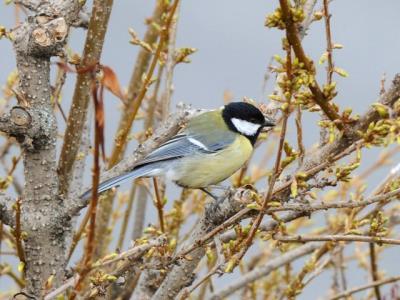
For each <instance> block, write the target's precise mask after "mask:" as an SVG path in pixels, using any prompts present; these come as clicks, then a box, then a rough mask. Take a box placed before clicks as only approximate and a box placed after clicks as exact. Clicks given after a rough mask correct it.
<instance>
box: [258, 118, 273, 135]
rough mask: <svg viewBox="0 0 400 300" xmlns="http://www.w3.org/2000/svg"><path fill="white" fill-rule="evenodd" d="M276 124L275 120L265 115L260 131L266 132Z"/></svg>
mask: <svg viewBox="0 0 400 300" xmlns="http://www.w3.org/2000/svg"><path fill="white" fill-rule="evenodd" d="M275 125H276V123H275V120H273V119H271V118H269V117H265V121H264V124H263V128H262V129H261V132H268V131H270V130H271V129H272V127H274V126H275Z"/></svg>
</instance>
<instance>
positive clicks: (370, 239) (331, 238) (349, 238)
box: [273, 234, 400, 245]
mask: <svg viewBox="0 0 400 300" xmlns="http://www.w3.org/2000/svg"><path fill="white" fill-rule="evenodd" d="M273 239H274V240H277V241H281V242H296V243H306V242H314V241H318V242H326V241H328V242H342V241H343V242H364V243H375V244H378V245H379V244H388V245H400V240H397V239H388V238H383V237H378V236H362V235H355V234H349V235H340V234H333V235H322V236H318V235H295V236H286V235H280V234H276V235H274V236H273Z"/></svg>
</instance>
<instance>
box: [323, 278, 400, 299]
mask: <svg viewBox="0 0 400 300" xmlns="http://www.w3.org/2000/svg"><path fill="white" fill-rule="evenodd" d="M399 280H400V276H393V277H389V278H384V279H381V280H378V281H374V282H371V283H368V284H365V285H362V286H359V287H355V288H352V289H350V290H347V291H344V292H343V293H340V294H338V295H335V296H333V297H332V298H330V300H338V299H341V298H348V297H350V296H351V295H353V294H355V293H358V292H361V291H365V290H367V289H370V288H373V287H376V286H381V285H385V284H388V283H393V282H396V281H399Z"/></svg>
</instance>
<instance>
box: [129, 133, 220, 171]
mask: <svg viewBox="0 0 400 300" xmlns="http://www.w3.org/2000/svg"><path fill="white" fill-rule="evenodd" d="M217 150H219V149H217V148H216V147H214V146H212V147H210V146H209V145H208V146H206V145H204V144H203V143H201V142H200V141H198V140H197V139H196V138H195V137H192V136H190V135H186V134H179V135H176V136H175V137H173V138H172V139H171V140H169V141H167V142H166V143H164V144H162V145H161V146H160V147H158V148H157V149H155V150H154V151H153V152H151V153H150V154H149V155H148V156H147V157H146V158H144V159H143V160H141V161H140V162H139V163H138V164H137V165H136V166H135V167H138V166H142V165H146V164H149V163H154V162H157V161H165V160H170V159H176V158H181V157H184V156H188V155H193V154H194V153H196V152H197V153H205V154H212V153H215V152H216V151H217Z"/></svg>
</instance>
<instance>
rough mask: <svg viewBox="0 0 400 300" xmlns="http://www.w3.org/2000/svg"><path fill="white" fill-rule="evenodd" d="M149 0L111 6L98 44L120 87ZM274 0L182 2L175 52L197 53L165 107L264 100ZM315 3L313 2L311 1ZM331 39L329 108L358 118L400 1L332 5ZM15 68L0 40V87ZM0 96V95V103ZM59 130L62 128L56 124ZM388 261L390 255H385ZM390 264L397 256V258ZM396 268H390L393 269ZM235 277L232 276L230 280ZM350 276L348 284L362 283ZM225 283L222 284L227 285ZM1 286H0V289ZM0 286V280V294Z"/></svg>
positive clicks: (374, 88) (315, 291)
mask: <svg viewBox="0 0 400 300" xmlns="http://www.w3.org/2000/svg"><path fill="white" fill-rule="evenodd" d="M3 2H4V1H2V2H1V4H0V25H3V26H6V27H11V26H13V24H14V11H13V6H12V5H10V6H5V5H4V4H3ZM154 2H155V1H153V0H152V1H151V0H130V1H127V0H125V1H123V0H116V1H114V8H113V12H112V16H111V20H110V27H109V31H108V34H107V38H106V43H105V48H104V52H103V56H102V63H103V64H106V65H109V66H111V67H112V68H113V69H114V70H115V71H116V72H117V74H118V76H119V79H120V82H121V84H122V85H123V86H126V85H127V83H128V81H129V78H130V75H131V72H132V65H133V63H134V61H135V58H136V54H137V50H138V49H137V47H135V46H132V45H130V44H129V43H128V41H129V39H130V37H129V34H128V31H127V29H128V27H132V28H133V29H134V30H135V31H136V32H137V33H138V34H139V36H142V35H143V33H144V31H145V26H144V19H145V18H146V17H148V16H150V15H151V11H152V8H153V6H154ZM277 2H278V1H274V0H268V1H267V0H247V1H244V0H201V1H199V0H182V7H181V14H180V18H179V24H178V33H177V46H178V47H184V46H185V47H186V46H188V47H195V48H198V52H197V53H195V54H194V55H193V56H192V57H191V59H192V63H191V64H188V65H185V64H181V65H179V66H178V67H177V69H176V73H175V75H176V76H175V79H174V86H175V91H174V94H173V104H176V103H177V102H180V101H183V102H185V103H191V104H193V105H194V106H195V107H204V108H212V107H219V106H220V105H221V104H222V99H223V93H224V91H226V90H229V91H230V92H231V93H232V94H233V95H234V97H235V99H238V100H240V99H241V98H242V97H243V96H248V97H251V98H254V99H256V100H258V101H264V102H265V101H267V100H268V99H267V97H266V95H267V94H268V93H270V92H271V90H272V84H273V80H271V81H270V85H269V86H268V91H267V93H265V94H263V93H262V89H261V88H262V83H263V78H264V74H265V72H266V69H267V65H268V62H269V61H270V58H271V56H272V55H274V54H280V53H281V52H282V51H281V47H280V45H281V43H280V41H281V37H282V34H283V32H281V31H278V30H276V29H272V30H271V29H268V28H266V27H264V25H263V24H264V19H265V15H266V14H267V13H270V12H272V11H273V9H274V7H275V6H276V5H277ZM319 2H320V1H319ZM330 9H331V13H332V15H333V17H332V36H333V41H334V42H335V43H340V44H343V45H344V48H343V49H341V50H337V51H335V52H334V61H335V64H336V65H337V66H339V67H342V68H344V69H345V70H346V71H347V72H348V73H349V75H350V76H349V77H348V78H340V77H338V76H336V77H335V80H336V81H337V82H338V90H339V95H338V97H337V98H336V100H335V101H337V102H338V103H339V104H340V105H342V106H351V107H353V108H354V111H355V112H360V113H361V112H363V111H365V110H366V109H367V106H368V105H369V104H370V103H372V102H374V101H375V99H376V98H377V95H378V92H379V85H380V79H381V77H382V74H383V73H386V74H387V78H388V80H389V81H390V80H391V78H393V75H394V74H395V73H396V72H399V71H400V68H399V66H400V38H399V35H398V33H397V31H398V29H399V28H400V17H399V12H400V1H398V0H385V1H382V0H334V1H332V2H331V5H330ZM83 40H84V32H83V31H82V30H80V29H75V30H73V32H72V34H71V43H70V46H71V47H72V49H73V50H74V51H76V52H78V53H80V52H81V49H82V45H83ZM304 46H305V50H306V52H307V53H308V54H309V56H311V57H312V58H313V59H314V60H318V59H319V57H320V56H321V54H322V53H323V52H324V51H325V50H324V49H325V36H324V27H323V22H317V23H314V24H312V26H311V30H310V31H309V34H308V35H307V36H306V38H305V39H304ZM14 68H15V61H14V56H13V52H12V50H11V45H10V43H9V42H8V41H7V40H4V39H3V40H1V41H0V83H1V84H3V83H4V81H5V79H6V77H7V75H8V74H9V72H10V71H11V70H13V69H14ZM319 69H320V70H319V71H320V76H319V78H320V79H321V80H324V79H325V73H324V72H323V71H324V70H323V68H322V67H319ZM73 84H74V76H73V75H69V78H68V81H67V85H66V88H65V89H64V94H63V104H62V105H63V107H64V108H65V109H66V110H67V109H68V107H69V105H70V102H71V94H72V91H73V86H74V85H73ZM0 97H1V96H0ZM106 102H107V104H106V105H107V107H106V108H107V109H106V113H107V115H106V126H107V127H106V128H107V131H106V140H107V141H108V145H109V146H110V142H111V140H112V139H111V138H107V137H110V136H111V135H112V134H113V133H114V132H115V127H116V124H117V123H116V122H114V121H113V120H116V119H115V118H116V117H117V116H118V115H119V111H118V108H117V106H118V105H116V103H118V102H117V100H116V99H114V98H113V97H112V96H110V95H107V97H106ZM316 120H317V118H315V117H313V118H310V119H309V120H306V125H305V126H306V128H307V129H308V130H309V132H307V134H306V136H305V137H306V142H307V144H312V143H314V142H316V138H317V136H318V129H317V127H316V126H315V122H316ZM60 125H61V128H62V127H63V125H62V122H61V121H60ZM392 257H393V256H392ZM397 258H398V256H397ZM383 264H384V265H383V266H384V267H387V268H388V270H389V271H390V270H393V271H394V269H393V265H390V262H388V263H385V262H383ZM396 268H397V267H396ZM232 276H235V275H232ZM359 277H360V278H358V277H357V276H355V278H354V284H356V283H360V282H362V281H363V280H365V278H363V277H362V276H359ZM227 280H229V276H227V277H226V278H225V277H224V279H223V282H227ZM3 284H4V282H3ZM329 284H330V282H329V281H328V280H324V279H323V278H322V279H321V280H319V281H318V282H317V284H312V285H310V287H307V288H306V290H305V294H304V295H302V296H301V297H300V299H314V298H315V295H323V294H324V291H323V290H322V289H325V288H326V289H327V288H328V287H329ZM1 285H2V281H0V287H1ZM3 286H4V285H3Z"/></svg>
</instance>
